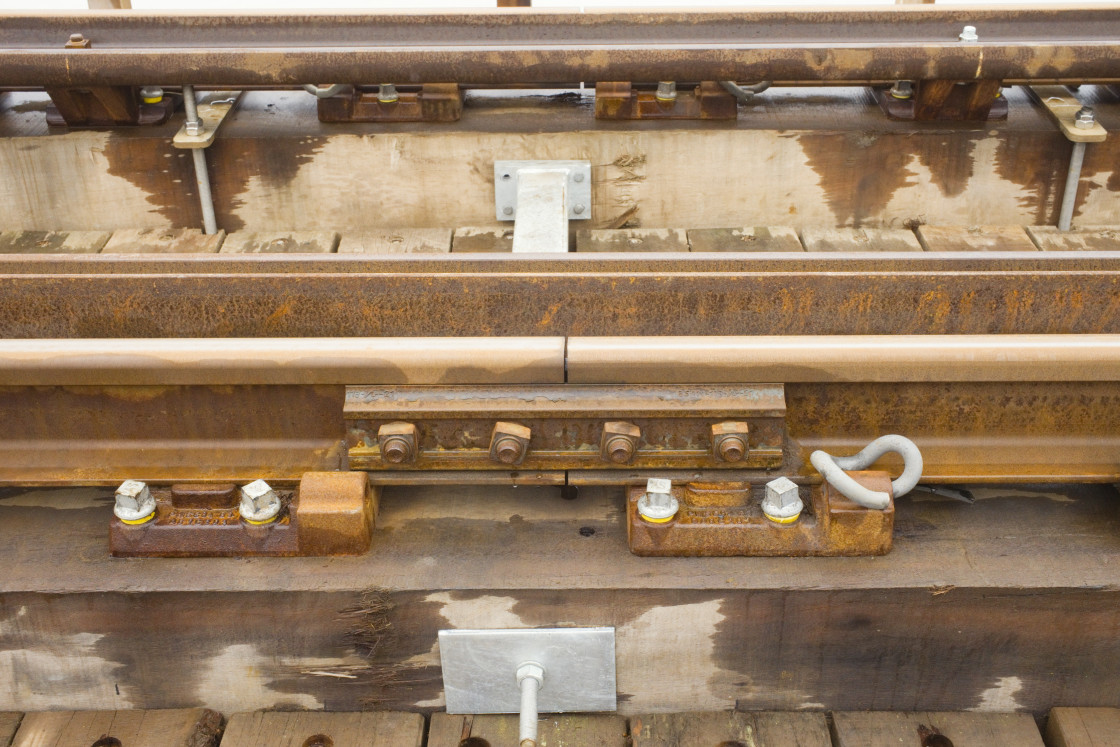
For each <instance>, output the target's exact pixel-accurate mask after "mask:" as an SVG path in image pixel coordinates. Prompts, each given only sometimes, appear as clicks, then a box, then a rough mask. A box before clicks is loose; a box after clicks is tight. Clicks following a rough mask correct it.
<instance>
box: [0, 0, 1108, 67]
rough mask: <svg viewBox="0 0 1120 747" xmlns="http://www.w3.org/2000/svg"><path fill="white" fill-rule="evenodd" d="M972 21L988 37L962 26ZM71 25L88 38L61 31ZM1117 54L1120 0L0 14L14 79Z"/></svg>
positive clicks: (1096, 63)
mask: <svg viewBox="0 0 1120 747" xmlns="http://www.w3.org/2000/svg"><path fill="white" fill-rule="evenodd" d="M965 23H967V24H969V25H972V26H975V27H976V29H977V31H978V34H979V40H978V41H977V42H962V41H961V40H960V39H959V36H960V34H961V30H962V28H963V24H965ZM72 34H80V35H81V40H80V41H81V42H82V44H74V45H72V46H76V47H82V48H70V49H67V48H66V47H65V45H66V43H67V40H68V39H70V37H71V35H72ZM86 41H88V42H89V45H88V47H85V46H83V45H84V43H85V42H86ZM1118 60H1120V11H1118V8H1117V6H1095V7H1081V8H1078V7H1073V8H1035V9H1028V8H1003V9H1000V8H994V9H993V8H989V9H979V8H976V9H963V8H941V7H935V6H895V7H886V8H874V9H847V10H835V11H827V12H814V11H810V12H806V11H800V10H788V11H766V10H753V11H751V10H748V11H736V12H619V11H602V12H587V13H579V12H548V13H541V12H533V13H519V12H512V13H511V12H509V11H500V10H493V11H483V12H477V11H475V12H471V13H447V12H404V13H394V14H361V13H334V14H330V13H320V14H315V15H308V14H268V15H263V14H262V15H247V14H242V15H238V14H230V15H218V14H190V15H178V14H141V13H133V12H129V11H123V12H119V13H112V14H97V13H66V14H8V15H3V16H0V85H7V86H28V85H31V86H46V85H54V86H78V85H118V84H119V85H126V84H161V85H176V84H186V83H192V84H196V85H221V86H238V85H242V86H251V85H302V84H305V83H308V82H312V81H337V82H342V83H360V82H368V81H369V80H393V81H397V82H400V83H419V82H438V81H448V80H453V81H457V82H459V83H465V84H471V83H478V84H495V83H534V82H556V81H587V82H594V81H599V80H633V81H651V80H761V79H766V80H774V81H781V82H796V81H821V82H827V83H845V82H849V83H850V82H873V81H893V80H897V79H930V78H941V79H952V80H974V79H990V80H1002V81H1014V82H1020V81H1028V80H1032V81H1051V82H1057V81H1061V82H1085V81H1090V80H1092V81H1111V80H1120V62H1118Z"/></svg>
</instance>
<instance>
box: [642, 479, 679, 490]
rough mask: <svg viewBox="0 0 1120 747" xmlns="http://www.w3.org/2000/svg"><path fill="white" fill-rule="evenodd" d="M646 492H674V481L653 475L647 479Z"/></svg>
mask: <svg viewBox="0 0 1120 747" xmlns="http://www.w3.org/2000/svg"><path fill="white" fill-rule="evenodd" d="M646 492H647V493H666V494H668V493H672V492H673V481H672V480H666V479H665V478H663V477H651V478H649V479H648V480H646Z"/></svg>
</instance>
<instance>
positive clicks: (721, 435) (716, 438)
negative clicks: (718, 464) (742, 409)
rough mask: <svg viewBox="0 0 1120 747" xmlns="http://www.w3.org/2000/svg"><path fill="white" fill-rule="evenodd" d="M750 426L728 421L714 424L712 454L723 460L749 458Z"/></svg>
mask: <svg viewBox="0 0 1120 747" xmlns="http://www.w3.org/2000/svg"><path fill="white" fill-rule="evenodd" d="M749 433H750V426H748V425H747V424H746V423H743V422H737V421H727V422H723V423H716V424H715V425H713V426H712V454H713V455H714V456H715V457H716V458H717V459H719V460H720V461H723V462H731V463H733V464H734V463H735V462H741V461H743V460H744V459H746V458H747V452H748V451H749V447H748V445H747V444H748V443H749V442H750V439H749V435H748V434H749Z"/></svg>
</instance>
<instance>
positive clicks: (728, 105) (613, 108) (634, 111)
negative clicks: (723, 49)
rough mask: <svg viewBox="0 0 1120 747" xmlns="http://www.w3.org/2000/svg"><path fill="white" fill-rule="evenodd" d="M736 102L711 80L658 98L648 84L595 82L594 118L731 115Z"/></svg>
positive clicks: (736, 104)
mask: <svg viewBox="0 0 1120 747" xmlns="http://www.w3.org/2000/svg"><path fill="white" fill-rule="evenodd" d="M738 114H739V102H738V101H737V100H736V99H735V97H734V96H732V95H731V94H730V93H728V92H727V91H725V90H723V88H721V87H720V85H719V83H717V82H715V81H714V80H706V81H703V82H701V83H700V84H698V85H697V86H695V87H694V88H691V89H682V90H679V91H677V92H676V94H675V96H673V97H672V98H669V99H666V98H658V96H657V92H656V91H655V90H653V89H652V88H649V87H646V88H638V87H636V86H634V85H633V84H631V83H629V82H603V83H596V84H595V118H596V119H735V118H736V117H737V116H738Z"/></svg>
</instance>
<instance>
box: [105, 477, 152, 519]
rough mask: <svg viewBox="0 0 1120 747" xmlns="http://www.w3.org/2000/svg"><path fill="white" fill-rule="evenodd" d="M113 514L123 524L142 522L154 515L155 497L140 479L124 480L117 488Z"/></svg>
mask: <svg viewBox="0 0 1120 747" xmlns="http://www.w3.org/2000/svg"><path fill="white" fill-rule="evenodd" d="M116 501H117V502H116V505H114V506H113V514H114V515H115V516H116V517H117V518H118V519H120V520H121V521H123V522H124V523H125V524H143V523H144V522H146V521H150V520H151V519H152V518H154V517H155V515H156V499H155V498H153V497H152V492H151V491H150V490H148V486H147V485H146V484H145V483H143V482H141V481H140V480H125V481H124V482H122V483H121V485H120V487H119V488H117V494H116Z"/></svg>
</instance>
